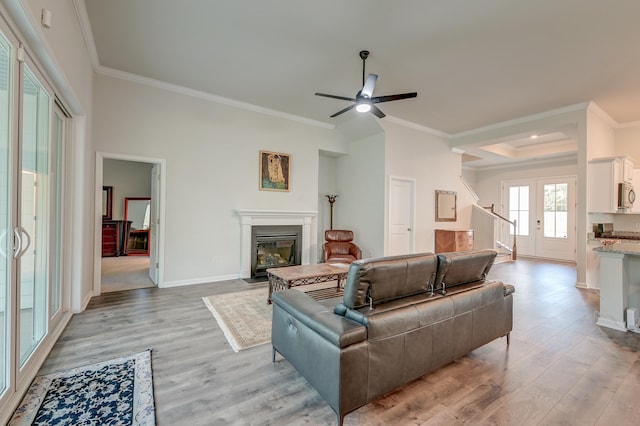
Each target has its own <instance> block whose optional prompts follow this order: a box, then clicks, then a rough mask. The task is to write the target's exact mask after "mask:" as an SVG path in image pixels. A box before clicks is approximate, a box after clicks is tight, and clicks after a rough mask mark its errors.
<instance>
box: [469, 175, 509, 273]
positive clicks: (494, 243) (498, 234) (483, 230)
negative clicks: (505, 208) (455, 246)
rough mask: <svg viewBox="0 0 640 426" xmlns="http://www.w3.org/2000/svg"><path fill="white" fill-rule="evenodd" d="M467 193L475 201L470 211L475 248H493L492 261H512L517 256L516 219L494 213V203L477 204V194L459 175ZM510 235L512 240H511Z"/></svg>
mask: <svg viewBox="0 0 640 426" xmlns="http://www.w3.org/2000/svg"><path fill="white" fill-rule="evenodd" d="M460 180H461V181H462V183H463V184H464V185H465V186H466V188H467V190H468V191H469V194H471V196H472V197H473V198H474V200H475V201H476V202H475V204H473V210H472V212H471V229H473V230H474V234H473V243H474V248H475V249H477V250H482V249H493V250H495V251H496V252H498V256H497V257H496V260H495V262H494V263H501V262H513V261H515V260H516V259H517V258H518V248H517V246H516V221H515V220H514V221H510V220H509V219H507V218H506V217H504V216H501V215H500V214H499V213H496V211H495V208H494V205H493V204H492V205H491V206H489V207H482V206H480V205H478V204H477V203H478V200H479V199H480V197H478V194H476V192H475V191H474V190H473V188H472V187H471V185H469V184H468V183H467V181H466V180H465V179H464V178H463V177H462V176H460ZM511 237H513V240H512V241H511Z"/></svg>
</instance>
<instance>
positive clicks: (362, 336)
mask: <svg viewBox="0 0 640 426" xmlns="http://www.w3.org/2000/svg"><path fill="white" fill-rule="evenodd" d="M271 300H272V302H273V303H274V304H276V305H277V306H278V307H280V308H282V310H283V311H285V312H286V313H287V314H288V315H291V316H292V317H293V318H295V319H296V320H298V321H300V322H301V323H302V324H304V325H306V326H307V327H308V328H309V329H311V330H313V331H314V332H316V333H318V334H319V335H320V336H322V337H324V338H325V339H326V340H328V341H329V342H331V343H332V344H333V345H334V346H337V347H339V348H345V347H347V346H350V345H352V344H354V343H357V342H361V341H364V340H366V339H367V328H366V327H365V326H363V325H362V324H358V323H357V322H355V321H352V320H350V319H348V318H345V317H342V316H339V315H336V314H334V313H333V310H331V309H328V308H327V307H325V306H324V305H321V304H320V303H318V302H316V301H315V300H314V299H313V298H311V297H310V296H309V295H307V294H305V293H303V292H301V291H298V290H293V289H291V290H282V291H276V292H275V293H273V294H272V295H271ZM274 315H276V311H275V310H274Z"/></svg>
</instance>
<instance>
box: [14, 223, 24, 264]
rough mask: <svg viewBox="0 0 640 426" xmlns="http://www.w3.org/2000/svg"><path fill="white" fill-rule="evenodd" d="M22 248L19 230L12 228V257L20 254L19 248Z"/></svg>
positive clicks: (15, 257)
mask: <svg viewBox="0 0 640 426" xmlns="http://www.w3.org/2000/svg"><path fill="white" fill-rule="evenodd" d="M21 248H22V238H21V237H20V230H19V229H18V228H13V258H14V259H17V258H18V256H19V255H20V249H21Z"/></svg>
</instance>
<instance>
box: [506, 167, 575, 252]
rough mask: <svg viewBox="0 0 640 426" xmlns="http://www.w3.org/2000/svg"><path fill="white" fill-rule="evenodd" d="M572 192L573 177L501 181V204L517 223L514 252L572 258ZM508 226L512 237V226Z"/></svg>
mask: <svg viewBox="0 0 640 426" xmlns="http://www.w3.org/2000/svg"><path fill="white" fill-rule="evenodd" d="M575 194H576V179H575V177H559V178H548V179H529V180H518V181H508V182H504V185H503V200H504V206H506V210H507V213H508V217H509V219H510V220H516V223H517V228H516V241H517V245H518V254H521V255H523V256H534V257H542V258H547V259H558V260H566V261H575V260H576V236H575V234H576V210H575V205H576V199H575ZM508 230H509V234H510V236H511V238H513V237H512V236H513V227H509V228H508Z"/></svg>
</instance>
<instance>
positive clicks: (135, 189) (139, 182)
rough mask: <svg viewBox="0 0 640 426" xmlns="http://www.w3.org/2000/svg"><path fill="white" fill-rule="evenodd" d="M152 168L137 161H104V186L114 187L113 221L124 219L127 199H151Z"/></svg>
mask: <svg viewBox="0 0 640 426" xmlns="http://www.w3.org/2000/svg"><path fill="white" fill-rule="evenodd" d="M152 167H153V164H149V163H140V162H137V161H124V160H114V159H109V158H107V159H105V160H104V164H103V169H102V175H103V179H102V185H105V186H112V187H113V190H112V196H113V204H112V216H111V218H112V219H113V220H120V219H123V218H124V198H125V197H151V168H152Z"/></svg>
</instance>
